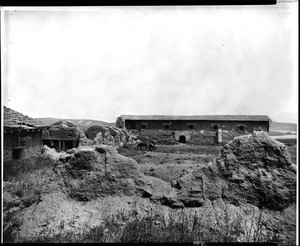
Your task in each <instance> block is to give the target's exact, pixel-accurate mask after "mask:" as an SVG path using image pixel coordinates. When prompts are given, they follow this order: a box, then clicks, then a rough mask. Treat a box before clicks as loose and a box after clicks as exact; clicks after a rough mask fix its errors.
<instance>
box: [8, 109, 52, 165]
mask: <svg viewBox="0 0 300 246" xmlns="http://www.w3.org/2000/svg"><path fill="white" fill-rule="evenodd" d="M3 116H4V117H3V123H4V124H3V125H4V129H3V130H4V139H3V159H4V160H5V161H6V160H12V159H20V158H22V157H30V156H34V155H38V154H40V153H41V150H42V130H43V129H45V128H47V126H46V125H45V124H44V123H43V122H41V121H37V120H34V119H33V118H30V117H28V116H26V115H23V114H21V113H19V112H17V111H15V110H12V109H10V108H7V107H5V106H4V114H3Z"/></svg>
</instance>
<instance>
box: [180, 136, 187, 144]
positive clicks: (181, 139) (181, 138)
mask: <svg viewBox="0 0 300 246" xmlns="http://www.w3.org/2000/svg"><path fill="white" fill-rule="evenodd" d="M179 143H186V138H185V136H184V135H181V136H180V137H179Z"/></svg>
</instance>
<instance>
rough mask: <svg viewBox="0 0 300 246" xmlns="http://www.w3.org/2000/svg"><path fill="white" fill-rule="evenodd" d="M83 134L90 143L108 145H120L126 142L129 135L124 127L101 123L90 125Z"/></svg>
mask: <svg viewBox="0 0 300 246" xmlns="http://www.w3.org/2000/svg"><path fill="white" fill-rule="evenodd" d="M85 135H86V137H87V139H89V140H92V145H97V144H106V145H110V146H122V145H123V144H124V143H126V142H128V139H129V135H128V133H127V131H126V130H125V129H122V128H121V129H120V128H117V127H113V126H103V125H101V124H98V125H92V126H90V127H89V128H88V129H87V130H86V132H85Z"/></svg>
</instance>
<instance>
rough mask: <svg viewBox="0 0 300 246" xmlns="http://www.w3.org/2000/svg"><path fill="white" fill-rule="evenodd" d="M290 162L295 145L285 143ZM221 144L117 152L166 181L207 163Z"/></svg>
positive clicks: (147, 173)
mask: <svg viewBox="0 0 300 246" xmlns="http://www.w3.org/2000/svg"><path fill="white" fill-rule="evenodd" d="M287 147H288V149H289V151H290V154H291V159H292V163H296V146H295V143H293V145H292V146H291V145H289V144H287ZM221 149H222V146H221V145H216V146H199V145H189V144H182V143H179V144H175V145H157V147H156V149H155V150H153V151H145V150H138V149H137V148H136V146H135V145H130V146H127V148H124V149H120V150H119V153H120V154H122V155H124V156H128V157H131V158H133V159H135V160H136V161H137V163H138V164H140V170H141V171H142V172H143V173H144V174H145V175H147V176H153V177H156V178H160V179H162V180H164V181H166V182H170V181H172V180H175V179H178V178H179V177H180V176H181V175H184V174H185V173H188V172H190V171H193V170H196V169H198V168H200V167H201V166H204V165H207V164H208V163H209V162H210V161H212V160H213V159H214V158H216V157H218V156H219V155H220V153H221Z"/></svg>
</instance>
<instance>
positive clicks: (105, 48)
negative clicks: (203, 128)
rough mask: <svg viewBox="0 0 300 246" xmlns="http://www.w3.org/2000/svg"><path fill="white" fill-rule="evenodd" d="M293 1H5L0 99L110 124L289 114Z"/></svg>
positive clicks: (293, 103)
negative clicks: (59, 4)
mask: <svg viewBox="0 0 300 246" xmlns="http://www.w3.org/2000/svg"><path fill="white" fill-rule="evenodd" d="M296 4H297V3H289V4H287V3H284V4H279V5H277V6H240V7H234V6H227V7H225V6H223V7H222V6H219V7H217V6H201V7H195V6H193V7H188V6H184V7H96V8H95V7H93V8H87V7H85V8H78V7H77V8H51V9H50V8H27V9H26V8H11V9H9V8H6V9H4V15H3V13H2V15H1V16H2V18H3V19H2V22H1V23H2V25H3V26H2V28H1V30H2V34H3V36H2V37H3V39H2V49H1V50H2V95H3V97H2V103H3V104H4V105H6V106H8V107H10V108H12V109H14V110H17V111H19V112H21V113H23V114H26V115H29V116H31V117H57V118H82V119H83V118H85V119H98V120H103V121H109V122H113V121H115V119H116V117H117V116H119V115H121V114H174V115H199V114H267V115H269V116H272V115H275V114H278V113H281V112H297V111H298V109H297V105H298V103H297V100H298V80H297V68H298V63H297V55H298V40H297V38H298V37H297V36H298V24H297V19H296V15H297V13H296V11H297V8H298V6H296ZM2 11H3V9H2Z"/></svg>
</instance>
